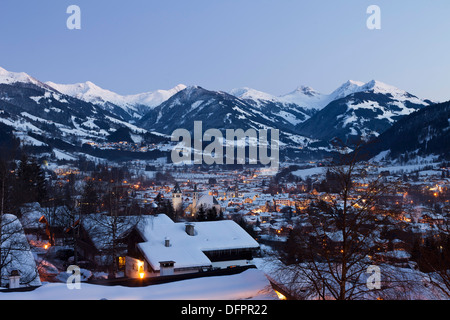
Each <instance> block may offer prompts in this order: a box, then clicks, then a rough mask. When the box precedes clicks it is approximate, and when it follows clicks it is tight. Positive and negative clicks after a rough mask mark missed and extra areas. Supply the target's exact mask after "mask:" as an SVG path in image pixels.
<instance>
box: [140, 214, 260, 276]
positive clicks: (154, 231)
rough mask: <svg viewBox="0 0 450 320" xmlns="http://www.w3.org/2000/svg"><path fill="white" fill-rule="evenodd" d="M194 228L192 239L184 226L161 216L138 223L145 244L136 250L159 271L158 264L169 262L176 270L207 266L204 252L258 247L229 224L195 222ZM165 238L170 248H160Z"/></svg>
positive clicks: (237, 228) (234, 224)
mask: <svg viewBox="0 0 450 320" xmlns="http://www.w3.org/2000/svg"><path fill="white" fill-rule="evenodd" d="M194 228H195V232H196V234H195V236H189V235H188V234H187V233H186V231H185V223H175V222H173V221H172V220H171V219H170V218H168V217H167V216H166V215H163V214H161V215H158V216H157V217H153V216H152V217H149V218H147V219H144V220H142V221H141V222H140V227H139V231H140V233H141V235H142V237H143V238H144V240H145V242H143V243H139V247H140V249H141V252H143V254H144V255H145V257H146V260H147V261H148V262H149V263H150V264H151V266H152V268H153V270H159V267H160V265H159V262H160V261H171V260H173V261H175V267H176V268H187V267H197V266H211V264H212V263H211V261H210V260H209V258H208V257H207V256H206V255H205V254H204V253H203V252H204V251H211V250H227V249H242V248H258V247H259V244H258V243H257V242H256V241H255V240H254V239H253V238H252V237H250V236H249V235H248V234H247V233H246V232H245V231H244V230H243V229H242V228H241V227H240V226H239V225H238V224H236V223H235V222H234V221H232V220H221V221H206V222H197V223H195V226H194ZM166 237H169V238H170V243H171V246H170V247H166V246H165V245H164V240H165V238H166Z"/></svg>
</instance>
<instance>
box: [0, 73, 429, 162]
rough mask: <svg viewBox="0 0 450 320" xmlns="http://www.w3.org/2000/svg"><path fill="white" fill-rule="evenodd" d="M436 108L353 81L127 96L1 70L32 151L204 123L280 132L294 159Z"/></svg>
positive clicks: (20, 132)
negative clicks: (278, 91)
mask: <svg viewBox="0 0 450 320" xmlns="http://www.w3.org/2000/svg"><path fill="white" fill-rule="evenodd" d="M430 104H432V102H431V101H430V100H426V99H421V98H418V97H416V96H414V95H412V94H410V93H408V92H406V91H404V90H401V89H398V88H396V87H393V86H391V85H387V84H385V83H382V82H380V81H375V80H373V81H370V82H367V83H363V82H359V81H347V82H345V83H344V84H342V85H341V86H339V87H338V88H337V89H336V90H334V91H333V92H332V93H330V94H321V93H318V92H317V91H315V90H314V89H312V88H310V87H305V86H302V87H299V88H298V89H297V90H295V91H293V92H291V93H290V94H287V95H283V96H274V95H271V94H268V93H265V92H261V91H258V90H255V89H251V88H240V89H234V90H232V91H230V92H229V93H227V92H223V91H212V90H207V89H204V88H201V87H198V86H190V87H186V86H184V85H179V86H176V87H175V88H173V89H170V90H158V91H154V92H148V93H143V94H138V95H128V96H122V95H119V94H117V93H114V92H112V91H109V90H105V89H102V88H100V87H98V86H96V85H95V84H93V83H91V82H86V83H81V84H75V85H60V84H55V83H53V82H47V83H43V82H41V81H39V80H37V79H36V78H34V77H32V76H30V75H28V74H26V73H16V72H9V71H7V70H5V69H2V68H0V125H1V126H2V130H3V131H4V132H10V133H13V134H15V135H16V136H20V138H21V139H22V140H23V142H24V143H27V144H28V145H31V146H35V147H44V148H45V147H48V148H51V147H52V145H58V147H59V148H66V149H74V150H78V151H80V146H83V145H84V144H85V143H86V142H87V141H95V142H102V141H103V142H108V141H129V142H135V143H141V142H144V143H145V141H147V140H149V139H150V140H152V141H153V142H155V141H156V140H155V139H156V138H155V135H153V134H152V133H151V132H153V131H154V132H157V133H159V134H163V135H169V136H170V135H171V133H172V132H173V131H174V130H175V129H179V128H183V129H187V130H190V131H192V130H193V125H194V122H195V121H202V122H203V130H207V129H210V128H217V129H220V130H226V129H244V130H247V129H249V128H254V129H259V128H276V129H279V130H280V138H281V145H282V146H284V147H286V148H290V149H292V150H296V152H295V153H298V152H300V153H308V152H315V151H317V150H322V151H323V150H328V144H329V141H330V140H332V139H333V138H336V137H337V138H340V139H342V140H344V141H349V140H357V139H359V138H361V137H365V138H367V139H369V138H372V137H377V136H379V135H380V134H381V133H383V132H385V131H386V130H387V129H389V128H390V127H391V126H392V125H393V124H395V123H396V122H397V121H398V120H400V119H401V118H403V117H405V116H407V115H409V114H411V113H413V112H415V111H416V110H419V109H423V108H425V107H426V106H429V105H430ZM121 139H123V140H121ZM164 139H165V141H166V142H167V138H164ZM164 139H163V140H164ZM153 142H152V143H153ZM164 143H165V142H164Z"/></svg>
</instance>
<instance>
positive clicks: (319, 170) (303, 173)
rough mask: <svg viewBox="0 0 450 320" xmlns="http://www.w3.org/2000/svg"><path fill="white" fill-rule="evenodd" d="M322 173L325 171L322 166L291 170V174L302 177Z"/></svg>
mask: <svg viewBox="0 0 450 320" xmlns="http://www.w3.org/2000/svg"><path fill="white" fill-rule="evenodd" d="M323 173H325V168H323V167H314V168H308V169H300V170H296V171H293V172H292V174H293V175H295V176H297V177H300V178H302V179H306V178H307V177H309V176H313V175H317V174H323Z"/></svg>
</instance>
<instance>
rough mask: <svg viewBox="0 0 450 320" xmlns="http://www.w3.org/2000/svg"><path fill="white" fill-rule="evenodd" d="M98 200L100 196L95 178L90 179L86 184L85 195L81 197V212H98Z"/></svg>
mask: <svg viewBox="0 0 450 320" xmlns="http://www.w3.org/2000/svg"><path fill="white" fill-rule="evenodd" d="M98 200H99V196H98V193H97V190H96V188H95V183H94V181H93V180H91V179H90V180H88V181H87V182H86V185H85V186H84V190H83V196H82V199H81V208H80V213H81V214H83V215H84V214H91V213H96V212H97V210H98Z"/></svg>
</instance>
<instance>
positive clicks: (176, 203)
mask: <svg viewBox="0 0 450 320" xmlns="http://www.w3.org/2000/svg"><path fill="white" fill-rule="evenodd" d="M172 206H173V209H174V210H175V211H177V210H180V209H181V208H182V206H183V193H182V192H181V189H180V186H179V185H178V183H177V184H176V185H175V187H174V189H173V191H172Z"/></svg>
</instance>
